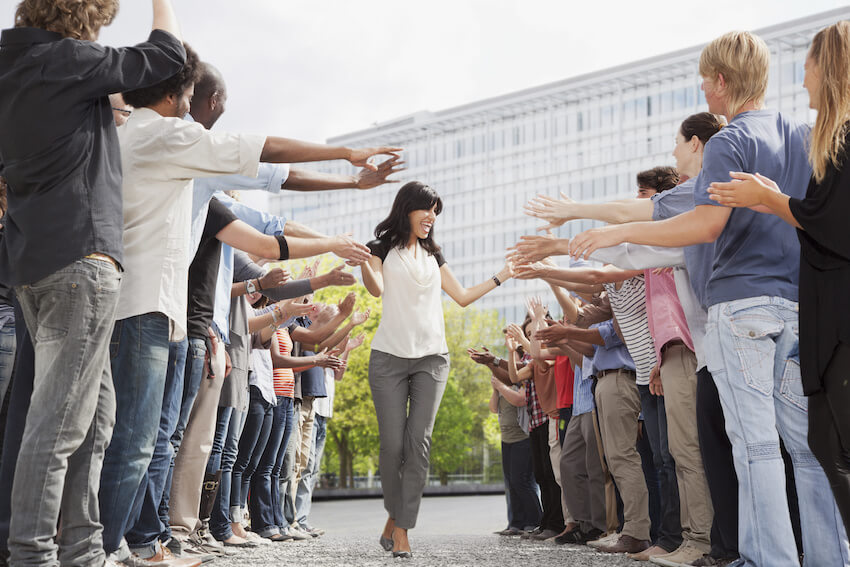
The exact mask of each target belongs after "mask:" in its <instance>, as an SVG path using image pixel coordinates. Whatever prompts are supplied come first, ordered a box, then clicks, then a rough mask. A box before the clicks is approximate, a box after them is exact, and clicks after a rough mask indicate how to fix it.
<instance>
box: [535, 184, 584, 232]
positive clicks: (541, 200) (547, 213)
mask: <svg viewBox="0 0 850 567" xmlns="http://www.w3.org/2000/svg"><path fill="white" fill-rule="evenodd" d="M574 204H575V201H573V200H572V199H570V198H569V197H567V195H566V194H565V193H564V192H563V191H561V199H560V200H558V199H553V198H552V197H549V196H548V195H537V197H534V198H532V199H530V200H529V201H528V203H526V205H525V214H527V215H528V216H531V217H534V218H538V219H541V220H544V221H546V222H547V223H548V224H546V225H544V226H541V227H540V228H538V229H537V230H538V231H544V230H551V229H553V228H557V227H559V226H561V225H562V224H564V223H565V222H567V221H570V220H574V219H576V218H578V217H576V216H574V212H573V207H572V205H574Z"/></svg>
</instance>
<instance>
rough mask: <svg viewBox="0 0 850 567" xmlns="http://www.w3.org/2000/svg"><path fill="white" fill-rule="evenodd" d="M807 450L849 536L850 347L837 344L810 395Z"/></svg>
mask: <svg viewBox="0 0 850 567" xmlns="http://www.w3.org/2000/svg"><path fill="white" fill-rule="evenodd" d="M809 447H811V449H812V453H814V454H815V457H817V459H818V461H819V462H820V464H821V466H822V467H823V471H824V472H825V473H826V478H827V479H829V485H830V486H831V487H832V494H833V495H834V496H835V502H836V503H837V504H838V510H839V511H840V512H841V518H842V519H843V520H844V529H845V530H847V532H848V533H849V534H850V345H847V344H845V343H839V345H838V347H836V349H835V352H834V353H833V354H832V359H831V360H830V361H829V365H828V366H827V367H826V371H825V372H824V374H823V390H821V391H820V392H817V393H816V394H812V395H811V396H809Z"/></svg>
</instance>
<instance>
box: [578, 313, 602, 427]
mask: <svg viewBox="0 0 850 567" xmlns="http://www.w3.org/2000/svg"><path fill="white" fill-rule="evenodd" d="M594 326H595V325H594ZM575 370H576V372H575V375H576V379H575V380H574V381H573V416H576V415H581V414H583V413H590V412H592V411H593V408H594V407H596V403H595V402H594V401H593V392H592V390H591V388H592V387H593V360H592V359H590V358H588V357H586V356H585V357H584V358H583V359H582V363H581V368H576V369H575Z"/></svg>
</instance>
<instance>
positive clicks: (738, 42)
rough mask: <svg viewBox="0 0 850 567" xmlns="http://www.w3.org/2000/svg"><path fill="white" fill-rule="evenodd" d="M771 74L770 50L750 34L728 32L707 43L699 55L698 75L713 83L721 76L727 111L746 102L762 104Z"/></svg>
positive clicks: (760, 40) (759, 39)
mask: <svg viewBox="0 0 850 567" xmlns="http://www.w3.org/2000/svg"><path fill="white" fill-rule="evenodd" d="M769 71H770V49H769V48H768V47H767V44H766V43H765V42H764V40H763V39H762V38H760V37H759V36H757V35H755V34H752V33H750V32H745V31H743V32H741V31H736V32H729V33H727V34H724V35H722V36H720V37H718V38H717V39H715V40H714V41H712V42H711V43H709V44H708V45H707V46H706V47H705V49H703V50H702V53H701V54H700V56H699V74H700V75H702V76H703V77H704V78H706V79H710V80H716V79H717V76H718V75H723V79H724V80H725V82H726V93H727V102H728V105H729V110H730V111H732V112H734V111H737V110H738V109H739V108H741V107H742V106H744V104H746V103H747V102H750V101H753V102H756V103H762V102H764V97H765V93H766V92H767V77H768V73H769Z"/></svg>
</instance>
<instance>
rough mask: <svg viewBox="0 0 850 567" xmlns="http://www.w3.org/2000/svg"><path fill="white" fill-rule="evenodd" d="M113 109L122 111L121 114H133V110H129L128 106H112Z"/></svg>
mask: <svg viewBox="0 0 850 567" xmlns="http://www.w3.org/2000/svg"><path fill="white" fill-rule="evenodd" d="M112 110H114V111H115V112H120V113H121V114H123V115H124V116H130V115H131V114H133V111H132V110H127V109H126V108H115V107H114V106H113V107H112Z"/></svg>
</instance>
